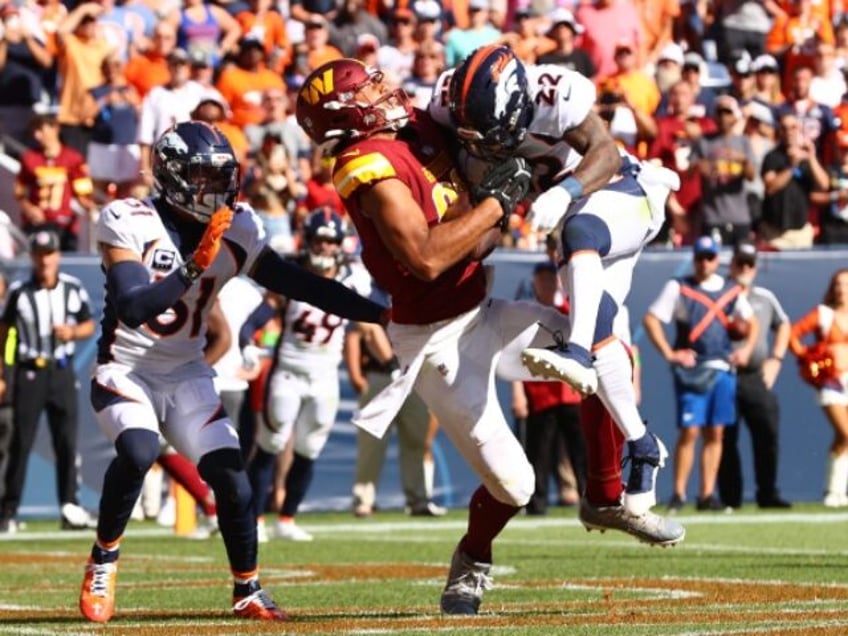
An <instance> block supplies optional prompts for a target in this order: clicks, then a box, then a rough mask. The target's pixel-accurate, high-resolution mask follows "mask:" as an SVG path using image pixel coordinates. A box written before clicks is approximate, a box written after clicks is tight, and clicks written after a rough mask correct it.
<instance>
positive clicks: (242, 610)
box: [233, 588, 289, 621]
mask: <svg viewBox="0 0 848 636" xmlns="http://www.w3.org/2000/svg"><path fill="white" fill-rule="evenodd" d="M233 613H234V614H235V615H236V616H238V617H240V618H251V619H255V620H260V621H287V620H289V615H288V614H286V613H285V611H283V610H281V609H280V608H279V607H277V604H276V603H274V601H273V600H272V599H271V597H270V596H268V593H267V592H266V591H265V590H263V589H261V588H260V589H258V590H256V591H255V592H253V593H252V594H250V595H249V596H245V597H243V598H239V597H236V596H233Z"/></svg>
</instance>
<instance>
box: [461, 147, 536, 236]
mask: <svg viewBox="0 0 848 636" xmlns="http://www.w3.org/2000/svg"><path fill="white" fill-rule="evenodd" d="M531 177H532V174H531V173H530V167H529V165H528V164H527V160H526V159H524V158H523V157H510V158H508V159H504V160H503V161H500V162H499V163H495V164H491V165H490V166H489V169H488V170H487V171H486V174H485V175H484V176H483V180H482V181H481V182H480V183H479V184H477V185H474V186H472V187H471V202H472V203H473V204H474V205H477V204H478V203H480V201H482V200H483V199H485V198H486V197H494V198H495V199H497V200H498V203H500V204H501V209H502V210H503V216H502V217H501V220H500V225H501V229H504V228H505V226H506V224H507V223H509V215H510V214H512V211H513V210H514V209H515V206H517V205H518V204H519V203H520V202H521V200H522V199H524V197H526V196H527V192H528V191H529V190H530V178H531Z"/></svg>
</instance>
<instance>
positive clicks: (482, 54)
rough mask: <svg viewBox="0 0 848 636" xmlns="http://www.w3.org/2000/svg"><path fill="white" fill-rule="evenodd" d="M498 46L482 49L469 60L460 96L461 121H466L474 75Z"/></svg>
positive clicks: (492, 45) (493, 45)
mask: <svg viewBox="0 0 848 636" xmlns="http://www.w3.org/2000/svg"><path fill="white" fill-rule="evenodd" d="M497 48H498V46H497V45H495V44H490V45H488V46H484V47H481V48H479V49H477V51H476V52H475V53H472V54H471V59H470V60H468V65H467V68H468V70H467V72H466V73H465V77H464V78H463V83H462V90H461V91H460V93H459V96H460V107H461V109H462V110H461V112H460V118H459V119H460V121H465V120H466V113H465V110H466V106H467V104H468V91H470V90H471V83H472V81H473V80H474V74H475V73H476V72H477V69H479V68H480V66H481V64H483V62H484V60H486V58H488V57H489V54H491V53H492V51H494V50H495V49H497Z"/></svg>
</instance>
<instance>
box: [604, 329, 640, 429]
mask: <svg viewBox="0 0 848 636" xmlns="http://www.w3.org/2000/svg"><path fill="white" fill-rule="evenodd" d="M595 370H596V371H597V372H598V397H599V398H601V402H603V403H604V406H605V407H606V408H607V411H609V414H610V415H611V416H612V418H613V420H615V423H616V425H618V428H619V430H620V431H621V432H622V434H623V435H624V439H626V440H627V441H628V442H631V441H633V440H635V439H639V438H640V437H642V436H644V435H645V433H646V432H647V430H648V429H647V428H646V427H645V422H643V421H642V416H641V415H640V414H639V408H638V407H637V406H636V392H635V391H634V389H633V368H632V366H631V361H630V356H629V355H628V353H627V348H626V347H625V346H624V344H623V343H622V342H621V341H620V340H618V339H616V340H612V341H610V342H608V343H607V344H605V345H604V346H602V347H601V348H600V349H598V350H597V351H595Z"/></svg>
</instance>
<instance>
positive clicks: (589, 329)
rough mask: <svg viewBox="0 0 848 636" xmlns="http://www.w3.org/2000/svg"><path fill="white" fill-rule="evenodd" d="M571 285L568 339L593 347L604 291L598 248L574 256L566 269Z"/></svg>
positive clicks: (568, 282) (569, 285)
mask: <svg viewBox="0 0 848 636" xmlns="http://www.w3.org/2000/svg"><path fill="white" fill-rule="evenodd" d="M566 276H567V277H568V280H567V281H565V282H566V283H567V284H568V289H569V290H570V292H571V298H570V299H569V300H570V303H571V336H570V337H569V339H568V341H569V342H573V343H574V344H577V345H580V346H581V347H583V348H584V349H586V350H587V351H591V350H592V343H593V341H594V337H595V323H596V322H597V320H598V307H600V304H601V297H602V296H603V294H604V286H603V285H602V284H601V281H602V280H603V277H604V266H603V263H601V256H600V254H598V253H597V252H589V251H586V252H579V253H578V254H576V255H574V256H572V257H571V260H569V262H568V267H567V269H566Z"/></svg>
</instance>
